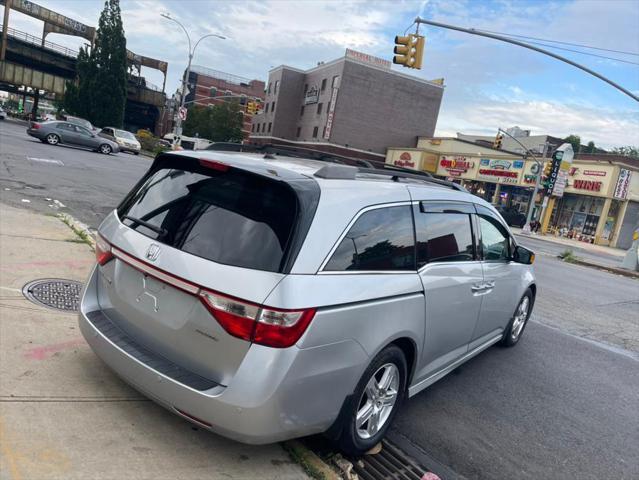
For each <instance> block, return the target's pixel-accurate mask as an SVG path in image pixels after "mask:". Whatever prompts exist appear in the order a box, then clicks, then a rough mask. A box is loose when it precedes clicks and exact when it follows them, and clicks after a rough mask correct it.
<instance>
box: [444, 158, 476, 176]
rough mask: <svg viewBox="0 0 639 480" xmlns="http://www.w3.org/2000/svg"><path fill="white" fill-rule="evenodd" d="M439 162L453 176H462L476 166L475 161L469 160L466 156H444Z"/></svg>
mask: <svg viewBox="0 0 639 480" xmlns="http://www.w3.org/2000/svg"><path fill="white" fill-rule="evenodd" d="M439 164H440V165H441V166H442V167H443V168H444V169H445V170H446V172H447V173H448V175H450V176H451V177H460V176H461V175H463V174H464V173H466V172H467V171H468V170H470V169H472V168H473V167H474V166H475V162H472V161H469V160H467V159H466V157H444V156H442V159H441V160H440V161H439Z"/></svg>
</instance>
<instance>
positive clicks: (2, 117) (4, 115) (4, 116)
mask: <svg viewBox="0 0 639 480" xmlns="http://www.w3.org/2000/svg"><path fill="white" fill-rule="evenodd" d="M6 119H7V112H5V111H4V109H3V108H2V107H0V120H6Z"/></svg>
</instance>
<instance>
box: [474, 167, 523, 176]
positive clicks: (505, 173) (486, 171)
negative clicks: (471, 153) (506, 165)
mask: <svg viewBox="0 0 639 480" xmlns="http://www.w3.org/2000/svg"><path fill="white" fill-rule="evenodd" d="M479 174H480V175H489V176H491V177H510V178H517V172H508V171H506V170H494V169H489V168H480V169H479Z"/></svg>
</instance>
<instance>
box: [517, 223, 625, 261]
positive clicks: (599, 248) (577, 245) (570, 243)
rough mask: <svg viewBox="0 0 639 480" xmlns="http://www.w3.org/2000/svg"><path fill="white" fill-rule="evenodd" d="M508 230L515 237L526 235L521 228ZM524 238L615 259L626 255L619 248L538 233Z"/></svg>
mask: <svg viewBox="0 0 639 480" xmlns="http://www.w3.org/2000/svg"><path fill="white" fill-rule="evenodd" d="M510 229H511V230H512V231H513V233H514V234H515V235H526V234H525V233H522V231H521V228H517V227H510ZM526 236H529V237H532V238H534V239H537V240H543V241H546V242H552V243H556V244H558V245H565V246H567V247H570V248H573V249H584V250H588V251H591V252H599V253H603V254H606V255H612V256H615V257H619V258H620V259H623V257H624V255H625V254H626V252H625V250H621V249H619V248H612V247H604V246H603V245H593V244H592V243H586V242H580V241H578V240H573V239H571V238H564V237H558V236H556V235H541V234H539V233H533V234H530V235H526ZM620 261H621V260H620Z"/></svg>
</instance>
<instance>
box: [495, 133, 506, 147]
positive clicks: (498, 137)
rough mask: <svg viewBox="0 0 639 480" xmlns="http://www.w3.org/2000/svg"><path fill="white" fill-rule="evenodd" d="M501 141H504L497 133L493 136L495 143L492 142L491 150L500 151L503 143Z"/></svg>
mask: <svg viewBox="0 0 639 480" xmlns="http://www.w3.org/2000/svg"><path fill="white" fill-rule="evenodd" d="M503 139H504V136H503V135H501V134H499V133H498V134H497V135H496V136H495V141H494V142H493V148H494V149H495V150H500V149H501V142H502V141H503Z"/></svg>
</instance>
